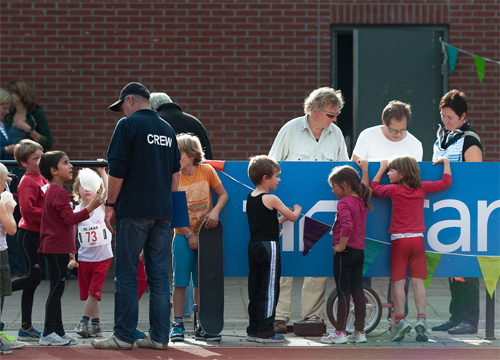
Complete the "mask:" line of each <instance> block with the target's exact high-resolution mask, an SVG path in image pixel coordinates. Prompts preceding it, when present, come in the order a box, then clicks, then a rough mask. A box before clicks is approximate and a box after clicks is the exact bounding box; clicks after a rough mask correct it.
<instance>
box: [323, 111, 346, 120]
mask: <svg viewBox="0 0 500 360" xmlns="http://www.w3.org/2000/svg"><path fill="white" fill-rule="evenodd" d="M321 111H323V112H324V113H325V114H326V116H328V117H329V118H330V119H335V118H336V117H337V116H339V115H340V113H341V112H342V110H339V112H337V113H332V112H328V111H325V110H323V109H321Z"/></svg>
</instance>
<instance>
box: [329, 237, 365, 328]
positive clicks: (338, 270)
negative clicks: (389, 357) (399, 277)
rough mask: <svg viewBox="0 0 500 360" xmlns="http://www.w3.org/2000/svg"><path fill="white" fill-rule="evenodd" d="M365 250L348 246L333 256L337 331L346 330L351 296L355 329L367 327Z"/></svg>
mask: <svg viewBox="0 0 500 360" xmlns="http://www.w3.org/2000/svg"><path fill="white" fill-rule="evenodd" d="M364 259H365V254H364V251H363V250H360V249H351V248H348V247H346V248H345V250H344V251H342V252H340V253H336V254H335V256H334V257H333V274H334V277H335V284H336V285H337V294H338V308H337V326H336V330H337V331H345V326H346V322H347V317H348V316H349V311H350V304H351V296H352V300H353V302H354V315H355V321H354V330H356V331H363V330H364V327H365V314H366V300H365V294H364V292H363V262H364Z"/></svg>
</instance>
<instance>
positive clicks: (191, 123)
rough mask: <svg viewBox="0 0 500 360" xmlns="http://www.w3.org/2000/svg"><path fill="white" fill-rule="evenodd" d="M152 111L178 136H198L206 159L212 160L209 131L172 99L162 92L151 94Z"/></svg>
mask: <svg viewBox="0 0 500 360" xmlns="http://www.w3.org/2000/svg"><path fill="white" fill-rule="evenodd" d="M149 102H150V104H151V109H153V110H156V111H157V112H158V115H160V117H161V118H162V119H164V120H165V121H166V122H168V123H169V124H170V126H172V128H173V129H174V131H175V133H176V134H183V133H191V134H193V135H196V136H198V138H199V139H200V142H201V146H202V147H203V151H204V152H205V159H207V160H212V159H213V156H212V146H211V145H210V140H208V136H207V130H206V129H205V127H204V126H203V124H202V123H201V122H200V120H198V119H197V118H195V117H194V116H193V115H190V114H187V113H185V112H183V111H182V108H181V107H180V106H179V105H177V104H176V103H174V102H172V100H171V99H170V97H169V96H168V95H167V94H165V93H162V92H154V93H151V97H150V98H149Z"/></svg>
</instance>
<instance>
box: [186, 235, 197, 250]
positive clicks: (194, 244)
mask: <svg viewBox="0 0 500 360" xmlns="http://www.w3.org/2000/svg"><path fill="white" fill-rule="evenodd" d="M198 241H199V239H198V235H196V234H195V233H192V234H191V236H190V237H188V243H189V248H190V249H191V250H196V249H198Z"/></svg>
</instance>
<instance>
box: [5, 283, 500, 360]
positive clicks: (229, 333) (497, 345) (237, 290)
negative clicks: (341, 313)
mask: <svg viewBox="0 0 500 360" xmlns="http://www.w3.org/2000/svg"><path fill="white" fill-rule="evenodd" d="M302 281H303V279H302V278H295V279H294V288H293V304H292V312H293V315H292V318H293V320H300V297H301V295H300V291H301V284H302ZM373 287H374V289H375V290H376V291H377V293H378V294H379V296H380V297H381V300H382V301H385V293H386V289H387V278H377V279H374V281H373ZM48 288H49V283H48V281H46V280H44V281H42V283H41V284H40V286H39V288H38V289H37V292H36V296H35V304H34V308H33V322H34V325H35V327H36V328H38V329H43V320H44V316H45V310H44V307H45V301H46V298H47V293H48ZM333 288H334V281H333V279H329V281H328V289H327V295H328V294H329V293H330V292H331V290H332V289H333ZM497 290H498V287H497ZM497 293H498V291H497ZM480 294H481V302H480V306H481V316H480V323H479V333H478V334H477V335H462V336H452V335H449V334H447V333H445V332H431V333H430V337H429V341H428V342H426V343H420V342H417V341H415V333H414V332H413V331H412V332H410V334H409V335H407V336H406V338H405V340H404V341H402V342H400V343H391V342H390V341H389V338H390V335H389V333H388V332H386V330H387V328H388V322H387V320H386V313H385V311H386V310H384V315H383V316H382V320H381V322H380V324H379V325H378V327H377V329H375V331H373V332H372V333H371V334H369V335H368V342H367V343H366V344H358V345H337V347H339V346H340V347H341V348H343V349H344V350H345V349H346V348H347V349H349V348H350V349H352V350H356V351H358V350H360V349H362V348H365V349H366V350H369V349H372V350H373V351H374V352H372V356H371V358H372V359H374V358H385V359H392V358H393V357H392V356H391V355H382V354H391V353H392V351H388V350H389V349H394V348H396V349H399V351H402V350H405V351H409V352H412V353H416V354H417V355H416V357H415V356H411V355H409V356H403V357H406V358H407V359H413V358H419V357H420V355H422V357H428V356H429V355H430V354H431V353H432V354H434V355H432V356H431V357H437V358H439V359H442V358H456V356H452V354H454V353H455V351H456V350H458V349H462V350H463V351H465V350H467V352H464V353H462V355H463V356H464V358H469V359H470V358H484V359H486V358H493V359H499V358H500V340H485V339H484V337H485V297H486V290H485V287H484V284H481V290H480ZM148 299H149V293H146V294H145V295H144V297H143V299H142V300H141V302H140V314H139V329H141V330H144V331H147V329H148V317H149V314H148ZM410 299H412V293H410ZM20 302H21V293H20V292H17V293H14V294H13V295H12V296H10V297H7V298H6V299H5V305H4V313H3V316H2V320H3V321H4V322H5V323H6V327H5V329H6V331H7V333H8V334H9V335H13V336H14V335H17V330H18V328H19V325H20V321H21V312H20V305H19V304H20ZM499 304H500V301H499V300H498V298H497V299H496V310H497V314H496V316H495V331H496V334H495V335H496V337H497V339H498V337H499V336H500V334H499V329H500V316H499V312H500V307H499ZM247 305H248V297H247V279H246V278H243V277H227V278H226V279H225V325H224V330H223V332H222V335H223V340H222V342H221V343H220V344H218V343H216V344H207V343H205V342H199V341H195V340H193V339H190V336H189V334H187V335H188V336H187V337H186V342H185V343H177V344H172V343H170V347H171V350H172V349H173V350H176V349H177V350H178V351H179V353H178V354H180V353H183V354H185V353H187V354H188V355H189V354H191V355H192V358H200V359H201V358H214V356H215V355H217V354H219V355H220V356H221V357H220V358H222V353H223V352H224V351H223V349H225V348H233V350H236V349H234V348H240V350H241V352H239V351H232V354H233V355H231V356H229V357H224V358H235V359H243V358H247V357H245V356H244V354H246V351H247V350H244V349H247V348H254V349H255V350H256V351H257V350H259V348H262V350H264V349H268V350H271V349H274V348H283V347H285V348H287V349H288V348H295V349H296V350H297V352H291V353H290V352H288V351H287V352H286V353H287V354H288V355H286V354H285V353H278V355H273V356H271V355H272V353H267V355H266V354H265V353H264V355H263V357H262V358H266V356H267V358H274V356H276V358H287V359H292V358H294V359H295V358H300V359H307V358H309V357H308V356H305V355H303V354H302V350H301V349H304V348H308V349H311V350H314V349H317V350H318V352H317V354H315V355H314V356H313V355H311V358H323V357H322V355H321V352H320V349H327V348H330V347H331V345H326V344H322V343H321V342H320V338H319V337H308V338H304V337H298V336H295V335H293V334H290V333H289V334H288V335H287V336H286V339H287V342H286V344H285V345H283V344H273V345H269V344H266V345H263V344H256V343H249V342H247V341H246V340H245V338H246V336H245V335H246V334H245V327H246V325H247V321H248V316H247ZM448 305H449V289H448V284H447V279H441V278H435V279H433V280H432V282H431V285H430V286H429V289H428V298H427V318H428V324H429V327H432V326H433V325H436V324H438V323H441V322H442V321H444V320H446V319H447V318H448V316H449V315H448ZM82 308H83V302H81V301H79V294H78V280H77V279H76V278H75V277H72V278H70V280H69V281H68V282H67V284H66V289H65V292H64V295H63V310H62V312H63V321H64V326H65V328H66V331H67V332H68V333H70V334H72V335H74V336H75V337H78V336H77V335H76V334H74V332H73V329H74V328H75V326H76V325H77V323H78V322H79V320H80V318H81V315H82ZM113 311H114V298H113V280H112V278H108V279H107V281H106V284H105V289H104V291H103V299H102V302H101V322H102V327H103V331H104V336H107V335H109V334H110V333H111V332H112V328H113ZM415 315H416V311H415V308H414V306H413V304H411V302H410V315H409V317H408V319H409V320H410V322H413V321H415ZM325 319H326V315H325ZM185 321H186V329H187V330H189V329H192V327H191V326H192V325H191V324H192V319H186V320H185ZM327 326H328V330H333V326H332V325H331V324H330V323H329V322H327ZM31 346H33V347H35V344H33V345H30V349H29V351H28V349H19V350H17V351H16V350H15V351H14V353H13V355H15V357H13V358H29V357H32V356H31V355H29V354H31V353H32V351H33V350H35V348H31ZM89 347H90V341H89V340H88V339H81V341H80V343H79V345H77V346H75V347H72V348H73V350H71V351H72V352H73V353H72V354H71V355H69V356H68V354H66V355H65V356H64V357H65V358H74V359H78V358H83V357H84V356H83V355H82V354H84V353H86V354H87V355H90V352H91V350H90V349H87V350H85V349H84V348H89ZM36 349H37V350H36V354H37V355H36V357H37V358H44V359H52V358H53V359H56V358H60V357H59V356H57V355H56V354H57V351H60V350H56V349H55V348H54V349H52V348H46V347H43V348H39V347H38V346H36ZM216 349H220V351H219V352H218V353H217V352H216V353H213V351H216ZM375 349H377V350H375ZM382 349H385V350H386V351H385V352H384V351H382ZM418 349H421V350H422V352H421V353H419V352H418ZM424 349H425V350H424ZM431 349H434V350H435V352H432V351H429V350H431ZM443 349H450V351H442V350H443ZM212 350H213V351H212ZM277 350H278V349H276V351H277ZM339 350H340V349H339ZM415 350H417V351H415ZM476 350H478V351H476ZM479 350H481V351H479ZM68 351H69V350H68ZM273 351H274V350H273ZM375 351H376V352H375ZM472 351H474V354H475V355H472V353H470V352H472ZM101 352H102V350H101ZM92 353H94V352H93V351H92ZM120 353H122V352H120ZM132 353H135V350H134V352H126V351H125V352H123V354H122V355H123V356H122V357H121V358H122V359H125V358H129V356H130V355H131V354H132ZM160 353H161V352H159V353H158V355H160ZM169 353H170V355H169V356H168V357H171V356H173V352H169ZM299 353H301V354H302V355H299ZM469 353H470V354H469ZM51 354H52V355H51ZM136 354H137V355H138V354H139V353H136ZM214 354H215V355H214ZM351 354H352V355H350V356H347V353H346V354H345V355H344V356H341V357H340V358H358V357H365V356H366V355H364V354H366V352H365V353H364V354H363V355H362V354H361V353H357V354H358V355H359V356H357V355H356V356H354V354H355V353H351ZM368 354H370V352H369V351H368ZM424 354H427V355H425V356H424ZM438 354H441V355H438ZM466 354H467V355H466ZM195 355H196V356H195ZM338 355H340V354H338ZM101 356H103V358H108V357H107V356H104V354H102V355H98V356H97V355H96V356H94V355H92V356H91V357H93V358H96V359H97V358H101ZM114 356H117V355H114ZM150 356H151V354H150ZM352 356H354V357H352ZM399 356H400V357H398V358H401V353H400V354H399ZM85 357H87V356H85ZM154 357H155V358H167V357H164V356H161V357H158V356H156V355H155V356H154ZM369 357H370V356H369ZM142 358H143V359H145V358H149V356H146V357H142ZM180 358H189V356H188V357H184V356H180ZM215 358H219V357H218V356H215ZM248 358H249V357H248ZM253 358H261V357H260V356H259V357H253ZM325 358H327V357H325ZM337 358H339V357H337Z"/></svg>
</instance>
